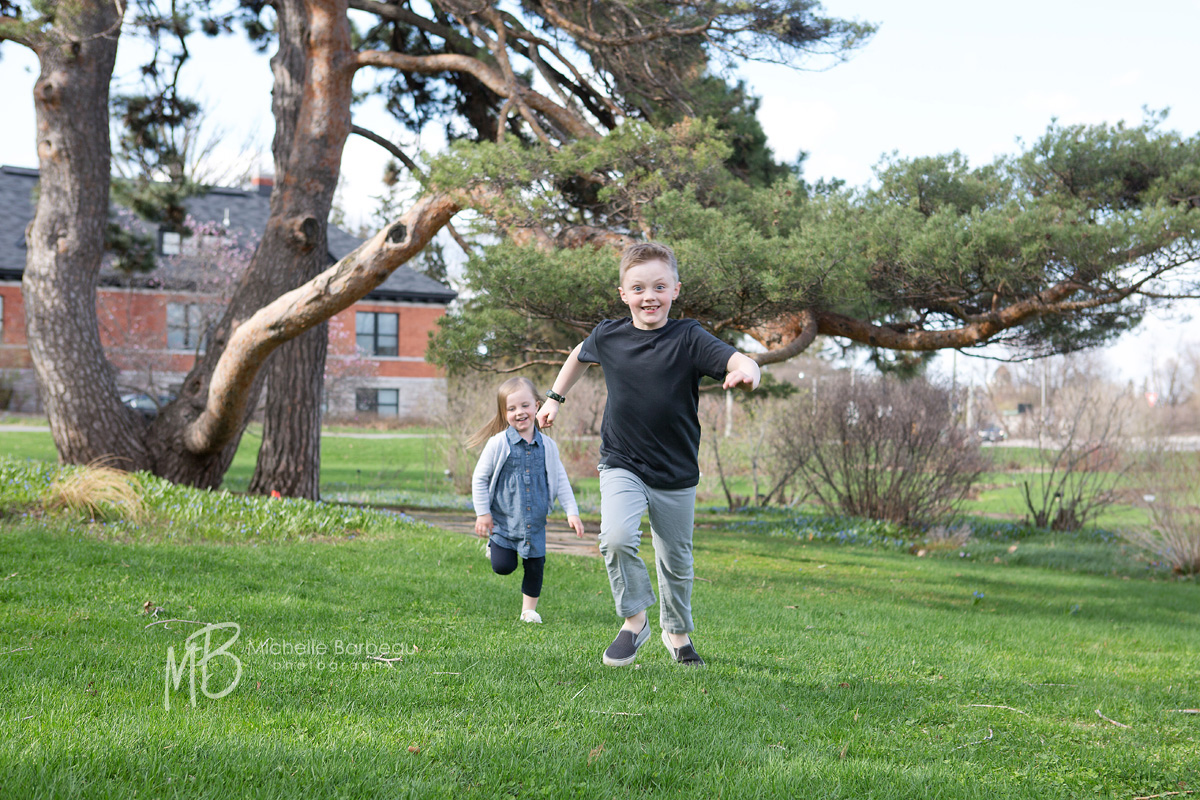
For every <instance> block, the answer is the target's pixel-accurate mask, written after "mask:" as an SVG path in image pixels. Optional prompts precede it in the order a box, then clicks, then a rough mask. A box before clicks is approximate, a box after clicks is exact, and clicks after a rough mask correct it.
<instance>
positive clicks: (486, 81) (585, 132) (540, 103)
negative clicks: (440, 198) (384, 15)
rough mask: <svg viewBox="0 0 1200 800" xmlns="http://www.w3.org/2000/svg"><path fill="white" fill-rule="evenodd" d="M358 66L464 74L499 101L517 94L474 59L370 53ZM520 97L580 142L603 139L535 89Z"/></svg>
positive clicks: (501, 77)
mask: <svg viewBox="0 0 1200 800" xmlns="http://www.w3.org/2000/svg"><path fill="white" fill-rule="evenodd" d="M358 66H359V67H387V68H390V69H398V70H404V71H407V72H417V73H421V74H424V75H436V74H438V73H440V72H463V73H466V74H468V75H471V76H472V77H474V78H475V79H476V80H478V81H479V82H480V83H482V84H483V85H484V86H486V87H487V88H488V89H489V90H491V92H492V93H494V94H496V95H497V96H499V97H504V98H510V97H512V96H513V94H514V93H513V92H512V91H511V89H510V86H509V84H508V82H507V81H506V80H505V77H504V75H503V74H501V73H500V71H499V70H496V69H494V68H492V67H490V66H488V65H487V64H485V63H484V62H482V61H480V60H479V59H477V58H472V57H471V56H464V55H456V54H441V55H432V56H410V55H406V54H404V53H385V52H383V51H381V50H366V51H364V52H362V53H359V54H358ZM519 94H520V95H521V96H520V97H519V98H517V99H518V100H520V101H524V102H526V103H528V104H529V107H530V108H532V109H534V110H536V111H537V112H538V113H540V114H543V115H545V116H546V118H547V119H550V120H553V122H554V123H555V124H556V125H558V126H559V127H560V128H562V129H563V130H564V131H566V132H567V133H568V134H570V135H572V136H574V137H576V138H579V139H597V138H599V136H600V134H599V133H597V132H596V130H595V129H593V128H592V127H591V126H590V125H589V124H587V122H585V121H584V120H583V119H581V118H580V117H579V116H578V115H577V114H574V113H572V112H571V111H570V110H569V109H566V108H563V107H562V106H560V105H558V104H557V103H555V102H554V101H553V100H551V99H550V98H548V97H546V96H545V95H543V94H540V93H539V92H535V91H533V90H531V89H524V90H522V91H520V92H519Z"/></svg>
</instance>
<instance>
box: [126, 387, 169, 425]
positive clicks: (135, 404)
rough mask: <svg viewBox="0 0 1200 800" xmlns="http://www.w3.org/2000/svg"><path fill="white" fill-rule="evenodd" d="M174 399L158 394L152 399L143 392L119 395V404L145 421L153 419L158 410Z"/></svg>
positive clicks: (167, 395)
mask: <svg viewBox="0 0 1200 800" xmlns="http://www.w3.org/2000/svg"><path fill="white" fill-rule="evenodd" d="M174 399H175V395H173V394H160V395H158V396H157V397H152V396H150V395H148V394H146V393H145V392H127V393H125V394H123V395H121V402H122V403H124V404H125V407H126V408H131V409H133V410H134V411H136V412H137V413H139V414H141V415H142V417H144V418H145V419H154V418H155V417H157V416H158V410H159V409H160V408H162V407H163V406H165V405H166V404H167V403H169V402H171V401H172V400H174Z"/></svg>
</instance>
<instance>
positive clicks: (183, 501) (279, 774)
mask: <svg viewBox="0 0 1200 800" xmlns="http://www.w3.org/2000/svg"><path fill="white" fill-rule="evenodd" d="M35 477H36V476H35ZM39 480H40V479H39ZM6 483H7V485H8V488H7V489H6V490H5V491H7V495H5V494H3V493H0V498H2V497H5V496H6V497H8V498H9V500H7V501H5V502H4V503H0V508H3V509H7V511H6V516H3V517H0V564H3V565H4V566H3V570H2V571H3V573H4V574H3V576H0V578H2V580H0V697H2V698H3V701H2V702H0V724H3V727H4V730H5V736H4V737H0V774H3V775H4V778H3V786H4V791H3V792H2V794H3V795H4V796H11V797H39V796H41V797H51V796H53V797H134V796H139V797H140V796H149V797H176V796H188V797H192V796H203V797H247V796H254V797H294V796H295V797H298V796H303V797H419V798H427V797H447V798H449V797H455V798H458V797H480V798H492V797H499V796H513V797H554V798H557V797H581V798H593V797H627V796H680V797H722V796H723V797H730V798H742V797H788V798H790V797H846V798H860V797H896V798H913V797H939V798H941V797H946V798H968V797H970V798H1007V797H1028V798H1037V800H1044V798H1074V797H1081V796H1088V797H1094V796H1099V797H1118V798H1131V797H1135V796H1142V795H1147V794H1157V793H1161V792H1169V791H1186V790H1187V787H1191V786H1198V785H1200V783H1198V781H1200V762H1198V759H1197V754H1198V753H1200V715H1194V714H1186V713H1182V712H1181V711H1180V710H1183V709H1196V708H1198V707H1200V673H1198V671H1197V668H1196V665H1197V663H1198V661H1197V659H1198V657H1200V585H1197V583H1196V582H1195V581H1175V580H1168V579H1165V576H1164V575H1162V574H1161V573H1158V572H1154V571H1151V570H1148V569H1147V567H1146V565H1145V563H1144V562H1138V561H1137V560H1136V559H1133V558H1130V557H1129V556H1128V554H1125V553H1124V551H1123V550H1121V549H1120V548H1119V547H1118V546H1117V545H1115V544H1105V543H1104V542H1102V541H1098V540H1095V539H1088V540H1086V541H1084V540H1082V539H1078V540H1076V539H1071V538H1070V537H1059V538H1057V539H1048V540H1045V541H1041V542H1035V541H1034V540H1032V539H1022V540H1020V541H1019V543H1018V549H1017V550H1016V551H1015V552H1013V553H1009V552H1008V548H1007V547H1003V546H1002V545H1003V544H1006V542H1001V543H998V544H996V545H995V546H993V547H991V549H988V548H987V547H986V546H985V543H983V542H981V543H979V545H978V547H974V546H972V547H971V548H970V550H971V552H970V553H968V554H967V555H964V556H959V555H958V554H957V553H945V554H940V555H935V556H932V557H926V558H917V557H914V556H912V555H909V554H908V553H907V552H906V551H904V550H901V549H898V548H895V547H890V546H881V545H879V544H874V545H838V544H833V543H827V542H823V541H819V540H814V541H808V540H806V539H805V538H804V537H803V536H798V535H796V534H795V532H794V531H792V530H790V529H788V528H787V527H786V525H783V524H782V523H772V522H770V521H767V522H764V523H760V524H757V525H752V526H745V525H742V526H734V527H723V528H718V529H711V530H702V531H701V532H699V533H698V535H697V546H696V557H697V572H696V574H697V576H698V578H699V580H698V581H697V583H696V593H695V597H694V607H695V612H696V618H697V624H698V631H697V633H696V637H695V639H696V643H697V646H698V648H699V650H700V652H701V653H702V655H704V656H705V658H706V659H708V661H709V666H708V667H707V668H706V669H704V670H699V671H696V670H689V669H687V668H683V667H679V666H678V665H675V664H673V663H672V662H670V661H669V660H668V658H667V655H666V653H665V651H664V649H663V648H662V646H661V644H660V643H659V642H658V641H657V630H655V632H654V634H655V636H654V638H652V640H651V641H650V642H649V643H648V644H647V645H646V646H645V648H644V649H643V652H642V653H641V655H640V656H639V662H638V666H637V667H636V668H625V669H611V668H608V667H604V666H602V665H601V664H600V653H601V651H602V649H603V648H604V646H605V645H606V644H607V643H608V641H609V639H610V637H611V636H612V635H613V633H614V632H615V628H616V620H615V617H614V615H613V611H612V601H611V597H610V595H609V591H608V582H607V578H606V575H605V571H604V565H603V563H602V562H601V561H600V560H599V559H591V558H583V557H567V556H555V555H553V554H552V555H551V558H550V561H549V564H548V567H547V583H546V588H545V591H544V594H543V600H542V604H541V606H540V610H541V611H542V613H543V616H544V618H545V619H546V623H545V624H543V625H540V626H539V625H525V624H521V623H518V622H517V621H516V616H517V612H518V610H519V581H518V579H517V578H516V577H515V576H508V577H501V576H497V575H494V574H492V572H491V570H490V568H489V567H488V565H487V562H486V561H485V560H484V558H483V556H482V554H481V546H480V543H479V542H478V541H477V540H475V539H473V538H469V537H466V536H462V535H457V534H450V533H446V532H442V531H438V530H435V529H431V528H428V527H426V526H424V525H420V524H413V523H409V522H405V521H403V520H402V519H400V518H397V517H394V516H383V515H379V516H378V518H377V519H375V518H373V519H371V520H366V521H364V519H363V518H362V517H363V515H362V514H360V516H359V517H355V518H354V519H353V520H350V519H347V520H346V521H345V522H344V523H339V521H338V519H337V518H333V519H327V520H326V522H324V523H322V522H319V519H318V518H320V519H325V517H322V515H327V514H328V513H330V512H329V511H328V510H327V509H328V508H329V507H321V506H317V507H314V506H312V504H307V503H303V502H301V501H288V502H278V501H276V502H275V503H274V505H271V504H270V502H271V501H256V502H258V503H259V504H260V505H258V506H255V508H256V509H258V508H265V509H267V511H266V512H265V513H264V514H260V515H259V516H257V517H254V518H253V519H254V524H253V527H255V529H254V530H249V531H246V530H244V527H245V524H246V523H245V520H246V519H247V517H246V516H245V515H246V513H247V512H246V507H245V504H244V503H243V502H242V501H240V499H237V498H231V499H228V500H225V499H222V497H223V496H222V495H219V494H212V493H198V492H190V490H177V492H178V494H176V493H174V491H172V492H168V493H167V494H166V495H164V496H161V497H156V498H154V499H153V502H152V512H153V514H154V515H155V519H157V520H165V519H167V518H171V519H174V520H176V521H175V522H171V523H169V524H168V523H165V522H159V523H144V524H143V525H142V528H141V530H142V531H143V533H142V535H141V538H140V539H139V540H137V541H125V540H126V539H128V538H129V536H128V535H127V532H126V531H125V529H124V528H121V527H120V526H102V525H98V524H91V523H84V522H79V521H72V520H71V519H70V518H67V517H62V516H56V517H50V516H44V515H41V514H40V513H37V512H33V513H31V511H32V507H31V506H24V507H22V506H21V505H20V503H19V502H18V501H19V499H20V498H21V497H27V496H30V494H29V493H30V492H32V491H34V490H35V489H36V488H37V485H38V480H31V479H27V478H22V477H20V475H19V474H18V473H10V475H9V477H8V479H7V480H6ZM18 484H24V485H25V486H26V487H27V488H25V489H21V488H19V487H18ZM13 487H18V488H13ZM28 487H32V488H28ZM22 492H25V494H22ZM189 494H193V495H203V496H202V497H196V498H194V499H189V497H188V495H189ZM225 497H228V496H225ZM235 500H236V501H237V503H234V501H235ZM227 503H234V505H228V506H227ZM239 503H240V504H239ZM188 506H196V507H198V508H200V509H201V510H200V511H199V512H197V513H196V514H195V516H194V517H192V518H191V519H193V520H194V522H193V523H192V524H195V525H205V526H208V528H209V529H215V528H219V527H221V526H222V525H224V526H225V527H226V528H227V535H226V536H225V537H224V538H222V537H220V536H217V535H215V534H211V533H210V534H208V535H206V536H204V537H200V538H204V539H206V540H216V541H223V542H225V543H224V544H211V543H192V544H180V543H178V542H177V541H175V540H174V539H176V538H180V537H176V533H175V532H177V531H178V529H179V523H178V515H179V514H180V513H181V512H179V511H177V510H174V509H176V508H177V507H188ZM22 514H28V516H22ZM365 516H368V517H369V516H370V513H369V512H365ZM339 524H340V525H342V526H343V527H342V529H341V530H338V525H339ZM319 525H323V526H324V527H320V528H319V530H317V532H316V534H314V535H309V534H308V533H306V531H309V530H310V529H311V528H313V526H319ZM156 526H161V529H162V531H163V533H162V534H161V535H159V536H157V537H156V535H155V531H156V529H157V528H156ZM330 526H332V527H330ZM351 537H353V538H351ZM281 540H286V541H281ZM238 541H242V542H248V544H237V543H236V542H238ZM1010 546H1011V545H1010ZM1039 546H1040V547H1041V548H1042V550H1041V551H1039V550H1038V549H1037V547H1039ZM1075 547H1078V548H1082V549H1081V550H1080V552H1081V553H1083V552H1086V553H1090V555H1089V556H1088V557H1089V558H1091V559H1093V562H1094V563H1092V564H1091V568H1092V569H1091V571H1090V572H1072V571H1071V570H1072V569H1075V568H1076V566H1077V564H1078V563H1079V562H1077V561H1076V560H1073V559H1072V558H1070V554H1071V550H1072V548H1075ZM1106 547H1107V548H1108V549H1107V550H1105V548H1106ZM1088 548H1090V550H1089V549H1088ZM1039 552H1041V555H1038V553H1039ZM644 554H645V555H646V556H647V557H649V556H650V549H649V548H648V547H647V548H645V550H644ZM1051 554H1056V556H1057V557H1058V558H1059V561H1057V562H1055V561H1052V560H1048V559H1050V556H1051ZM1106 554H1107V555H1106ZM997 560H999V562H1000V563H997ZM1047 565H1055V566H1057V568H1052V567H1051V566H1047ZM1113 570H1116V574H1112V573H1113ZM147 602H148V603H150V604H151V607H152V608H161V609H162V610H161V611H159V612H158V614H157V617H153V618H152V617H149V616H147V615H146V614H144V613H143V608H144V606H145V604H146V603H147ZM171 618H176V619H184V620H192V621H195V622H199V623H205V622H207V623H225V622H234V623H237V624H238V625H239V626H240V631H239V638H238V639H237V641H236V642H234V643H233V644H232V645H231V646H230V648H229V651H228V652H229V654H230V655H232V656H235V657H236V659H237V662H239V663H240V665H241V669H242V672H241V675H240V678H239V679H238V681H237V684H236V686H234V687H233V689H232V691H230V693H229V694H228V695H227V696H224V697H220V698H217V699H210V698H208V697H206V696H204V694H203V693H202V692H201V691H200V689H199V687H198V689H197V694H198V696H197V700H196V705H195V706H194V707H191V706H190V705H189V703H188V693H187V678H186V675H185V676H184V677H183V681H182V684H181V690H180V691H174V690H172V691H170V692H169V695H166V693H165V689H166V688H167V676H166V669H167V658H168V648H173V649H174V653H175V656H176V661H178V660H179V659H180V658H181V657H182V654H183V653H184V652H185V650H184V648H185V642H186V641H187V637H188V636H189V635H191V634H192V633H194V632H195V631H197V630H200V627H201V626H200V625H198V624H190V623H184V622H176V623H171V624H170V625H161V624H157V625H151V624H150V623H153V622H155V621H157V620H163V619H171ZM654 619H656V611H655V612H652V620H654ZM228 635H229V633H228V631H226V632H225V633H221V632H217V633H215V634H214V638H213V640H212V643H211V646H212V647H213V648H216V647H219V645H220V644H221V643H223V642H224V641H225V640H226V638H228ZM298 647H300V648H305V649H307V652H301V653H297V652H296V650H297V648H298ZM385 649H386V650H387V651H388V655H389V657H400V658H401V659H402V660H400V661H398V662H394V663H393V665H392V666H390V667H388V666H385V665H383V664H382V663H380V662H377V661H373V660H371V659H369V658H368V657H367V654H368V651H370V652H372V653H380V652H383V651H384V650H385ZM209 666H210V667H211V668H212V671H211V673H210V678H209V680H210V684H209V691H210V693H212V694H216V693H218V692H220V691H222V690H224V689H225V688H227V687H229V685H230V684H231V682H232V679H233V677H234V671H235V662H234V660H233V659H232V658H229V657H228V656H225V657H214V658H213V660H212V662H211V664H210V665H209ZM201 677H202V676H201V675H200V673H199V671H197V676H196V680H197V682H198V683H199V682H200V681H201ZM165 695H166V696H169V699H170V708H169V709H167V708H165V707H164V697H165ZM1097 711H1099V712H1100V714H1103V717H1101V716H1100V715H1099V714H1097ZM1109 720H1112V721H1109ZM1114 723H1120V725H1117V724H1114ZM1125 726H1128V727H1125Z"/></svg>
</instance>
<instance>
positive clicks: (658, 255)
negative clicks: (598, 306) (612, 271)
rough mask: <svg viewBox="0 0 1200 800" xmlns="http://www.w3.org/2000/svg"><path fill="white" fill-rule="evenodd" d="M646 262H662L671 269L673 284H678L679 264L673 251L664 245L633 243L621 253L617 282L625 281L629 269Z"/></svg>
mask: <svg viewBox="0 0 1200 800" xmlns="http://www.w3.org/2000/svg"><path fill="white" fill-rule="evenodd" d="M647 261H662V262H664V263H665V264H666V265H667V266H668V267H670V268H671V274H672V275H674V276H675V282H676V283H679V263H678V262H677V261H676V260H675V251H674V250H672V249H671V248H669V247H667V246H666V245H665V244H659V243H658V242H635V243H634V244H631V245H629V246H628V247H626V248H625V251H624V252H623V253H621V271H620V273H619V274H618V276H617V281H618V282H623V281H624V280H625V273H626V272H628V271H629V269H630V268H631V267H636V266H638V265H639V264H645V263H646V262H647Z"/></svg>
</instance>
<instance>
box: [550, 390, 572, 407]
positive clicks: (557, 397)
mask: <svg viewBox="0 0 1200 800" xmlns="http://www.w3.org/2000/svg"><path fill="white" fill-rule="evenodd" d="M546 397H549V398H550V399H551V400H557V401H558V402H559V403H560V404H561V403H565V402H567V398H565V397H563V396H562V395H561V394H559V393H558V392H556V391H554V390H553V389H548V390H547V391H546Z"/></svg>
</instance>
